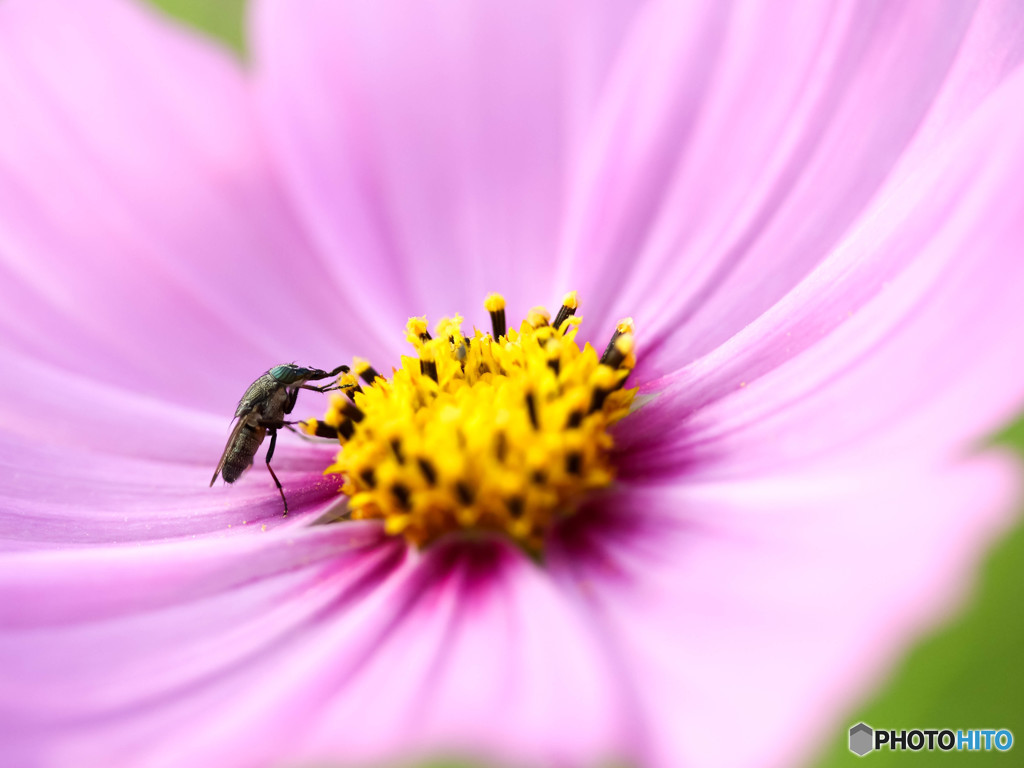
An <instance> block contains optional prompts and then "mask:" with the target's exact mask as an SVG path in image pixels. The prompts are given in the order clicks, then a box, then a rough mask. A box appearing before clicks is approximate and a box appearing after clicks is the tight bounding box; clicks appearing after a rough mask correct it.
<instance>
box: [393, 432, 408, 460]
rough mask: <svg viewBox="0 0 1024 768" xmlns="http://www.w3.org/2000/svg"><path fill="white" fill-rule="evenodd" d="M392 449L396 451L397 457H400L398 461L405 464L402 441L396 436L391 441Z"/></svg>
mask: <svg viewBox="0 0 1024 768" xmlns="http://www.w3.org/2000/svg"><path fill="white" fill-rule="evenodd" d="M391 450H392V451H394V454H395V458H396V459H398V463H399V464H404V463H405V455H404V454H403V453H402V441H401V440H399V439H398V438H394V439H393V440H392V441H391Z"/></svg>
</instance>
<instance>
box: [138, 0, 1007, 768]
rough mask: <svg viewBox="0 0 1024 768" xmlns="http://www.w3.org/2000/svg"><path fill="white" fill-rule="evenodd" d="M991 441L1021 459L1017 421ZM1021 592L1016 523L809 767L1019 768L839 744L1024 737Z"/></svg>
mask: <svg viewBox="0 0 1024 768" xmlns="http://www.w3.org/2000/svg"><path fill="white" fill-rule="evenodd" d="M148 1H149V2H151V3H153V4H154V5H156V6H158V7H160V8H162V9H163V10H164V11H166V12H168V13H170V14H172V15H174V16H177V17H178V18H180V19H183V20H185V21H187V22H188V23H190V24H192V25H194V26H195V27H197V28H199V29H201V30H203V31H204V32H206V33H208V34H210V35H211V36H213V37H215V38H218V39H219V40H221V41H223V42H225V43H227V45H229V46H230V47H231V48H233V49H234V50H235V51H238V52H240V53H242V52H243V51H244V21H243V14H244V7H245V0H148ZM996 441H997V442H998V443H1000V444H1003V445H1008V446H1012V447H1013V448H1014V449H1015V450H1017V451H1020V452H1022V453H1024V419H1022V420H1020V421H1018V422H1017V423H1015V424H1014V425H1012V426H1011V427H1009V428H1008V429H1006V430H1005V431H1004V432H1003V433H1002V434H1000V435H999V436H998V437H997V438H996ZM1022 587H1024V525H1018V526H1017V528H1016V529H1015V530H1014V531H1013V532H1011V533H1010V534H1009V535H1008V536H1006V537H1005V538H1004V539H1003V541H1001V542H1000V543H999V544H998V545H997V546H996V547H995V548H994V550H993V551H992V553H991V555H990V556H989V559H988V561H987V562H986V563H985V566H984V569H983V571H982V573H981V576H980V579H979V583H978V585H977V590H976V594H975V597H974V599H973V600H972V602H971V603H970V604H969V605H968V606H967V608H966V609H965V610H964V611H963V612H962V613H961V614H960V616H959V617H958V618H957V619H956V620H954V621H953V622H952V623H951V624H949V625H947V626H946V627H944V628H943V629H941V630H940V631H938V632H937V633H936V634H934V635H933V636H931V637H929V638H926V639H925V640H923V641H922V642H921V643H920V644H919V645H918V647H917V648H915V649H914V650H913V651H912V652H911V653H910V654H909V655H908V656H907V657H906V658H905V659H904V660H903V662H902V663H901V664H900V666H899V668H898V669H897V670H896V671H895V673H894V674H893V675H892V677H891V678H890V680H889V682H888V684H887V686H886V687H885V688H884V689H883V690H881V691H880V692H878V693H877V694H876V695H875V697H874V698H873V699H872V700H871V701H869V702H868V703H867V704H866V705H865V706H863V707H861V708H860V709H859V710H858V711H855V712H853V713H851V714H850V717H849V718H848V722H846V723H844V724H843V725H842V726H841V728H840V729H839V730H838V731H837V733H836V734H835V737H834V739H833V740H832V743H831V745H830V746H828V747H827V748H826V749H825V751H824V754H823V755H822V757H821V759H820V760H819V761H818V763H817V764H816V765H815V766H814V767H813V768H840V767H841V766H848V765H853V764H857V765H861V766H865V765H870V766H878V768H884V766H889V765H893V766H897V765H898V766H905V765H933V764H935V763H941V764H946V763H950V764H953V763H955V764H956V765H959V766H970V765H976V764H978V763H985V764H989V765H990V764H993V763H999V764H1001V765H1007V766H1008V765H1020V764H1024V759H1021V758H1020V757H1019V756H1020V755H1021V750H1022V749H1024V745H1018V744H1015V745H1014V749H1013V750H1011V751H1010V752H1007V753H1000V752H996V751H992V752H988V753H985V752H982V753H970V754H968V753H959V752H948V753H944V752H918V753H912V752H878V753H872V754H870V755H868V756H867V757H865V758H858V757H855V756H854V755H852V754H851V753H850V752H849V750H848V749H847V746H846V728H847V727H848V726H849V725H852V724H854V723H857V722H859V721H862V720H863V721H864V722H867V723H869V724H872V725H876V726H878V727H886V728H908V729H910V728H915V727H920V728H951V729H954V730H956V729H958V728H964V729H966V728H1009V729H1011V730H1012V731H1014V735H1015V737H1016V738H1017V739H1024V662H1022V660H1021V654H1022V653H1024V611H1021V610H1020V608H1021V600H1020V595H1021V590H1022ZM1015 756H1016V757H1015ZM862 760H864V761H866V762H861V761H862ZM433 768H440V767H437V766H435V767H433Z"/></svg>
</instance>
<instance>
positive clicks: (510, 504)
mask: <svg viewBox="0 0 1024 768" xmlns="http://www.w3.org/2000/svg"><path fill="white" fill-rule="evenodd" d="M505 507H506V508H507V509H508V513H509V514H510V515H512V517H522V516H523V499H522V498H521V497H519V496H510V497H509V498H507V499H505Z"/></svg>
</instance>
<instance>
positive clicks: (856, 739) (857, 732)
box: [850, 723, 875, 757]
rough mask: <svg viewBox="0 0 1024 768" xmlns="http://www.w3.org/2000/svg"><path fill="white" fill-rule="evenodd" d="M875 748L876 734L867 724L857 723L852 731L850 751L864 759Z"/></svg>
mask: <svg viewBox="0 0 1024 768" xmlns="http://www.w3.org/2000/svg"><path fill="white" fill-rule="evenodd" d="M874 748H875V734H874V731H872V730H871V726H870V725H868V724H867V723H857V724H856V725H855V726H853V727H852V728H851V729H850V751H851V752H853V754H855V755H857V756H858V757H864V755H866V754H867V753H868V752H870V751H871V750H872V749H874Z"/></svg>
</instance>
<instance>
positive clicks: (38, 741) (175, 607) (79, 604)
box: [0, 525, 401, 765]
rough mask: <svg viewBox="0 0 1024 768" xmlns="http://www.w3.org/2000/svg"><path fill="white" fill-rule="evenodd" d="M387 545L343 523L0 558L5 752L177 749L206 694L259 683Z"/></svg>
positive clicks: (363, 587)
mask: <svg viewBox="0 0 1024 768" xmlns="http://www.w3.org/2000/svg"><path fill="white" fill-rule="evenodd" d="M394 544H395V542H388V543H382V542H381V540H380V532H379V529H378V528H376V527H374V526H367V525H350V526H345V527H341V526H334V527H321V528H316V529H310V530H305V531H302V532H296V533H295V534H294V535H292V536H282V535H281V534H280V532H277V533H273V534H267V535H266V536H264V537H260V538H249V539H244V540H239V539H236V540H234V541H232V542H230V543H228V542H191V543H189V544H184V545H182V544H174V545H161V546H148V547H139V548H135V549H123V548H122V549H104V548H96V549H93V550H91V551H82V552H64V553H54V554H30V555H21V556H16V555H14V556H12V555H8V556H6V557H5V558H4V560H3V561H2V562H0V594H2V595H3V599H2V600H0V605H2V608H0V612H2V621H0V627H2V628H3V629H2V630H0V658H2V659H3V662H2V663H0V683H2V684H0V712H3V714H4V717H3V718H2V725H0V741H2V742H3V743H4V745H5V759H8V760H11V761H12V762H13V764H22V765H29V764H31V765H41V764H45V765H70V764H77V765H82V764H86V765H104V764H106V765H114V764H117V765H126V764H131V765H152V764H154V761H155V760H156V759H158V758H159V757H161V756H163V755H170V754H173V752H174V750H175V749H178V748H179V747H178V746H177V745H179V744H180V743H181V742H182V741H188V740H187V739H185V740H183V739H182V738H181V735H182V733H185V732H187V731H188V730H191V729H188V728H187V725H188V723H189V722H190V721H191V722H192V723H193V725H194V726H196V727H198V726H199V725H200V724H202V723H205V722H210V717H211V715H213V712H211V711H210V710H209V709H208V706H209V704H210V702H211V701H218V702H219V703H221V704H222V705H223V697H224V694H225V692H229V691H231V690H237V689H238V688H239V686H240V685H244V684H245V681H247V680H250V679H252V678H253V677H254V676H255V677H260V675H259V674H258V673H259V670H260V669H261V665H265V663H264V661H263V660H264V659H265V658H268V657H269V658H270V659H272V660H274V661H275V662H278V661H279V660H280V658H281V657H282V656H284V657H289V656H290V654H292V653H294V652H295V651H296V649H297V648H299V649H301V646H302V644H303V638H304V637H305V636H306V634H307V633H310V632H313V633H315V632H316V628H317V627H318V626H320V625H321V624H322V623H323V619H324V615H325V612H326V613H327V614H330V613H331V612H334V611H338V610H343V609H344V608H345V606H346V605H354V606H355V605H359V604H360V602H361V601H363V600H365V599H367V588H368V587H369V586H375V585H377V584H380V583H384V582H385V581H386V579H387V575H388V574H389V573H390V572H392V571H394V569H395V567H396V566H397V565H398V563H400V561H401V548H396V547H395V546H394ZM40 596H45V599H40ZM261 679H262V678H261ZM242 704H243V702H241V701H235V702H233V703H231V706H235V707H237V706H242ZM228 712H229V710H228V709H223V710H221V714H220V716H221V717H225V716H226V714H225V713H228ZM177 764H178V765H181V764H184V763H180V762H179V763H177ZM201 764H212V763H209V762H206V761H202V763H201ZM220 764H222V765H239V764H240V763H239V761H238V760H237V759H232V760H226V761H224V762H222V763H220Z"/></svg>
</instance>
